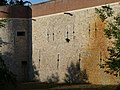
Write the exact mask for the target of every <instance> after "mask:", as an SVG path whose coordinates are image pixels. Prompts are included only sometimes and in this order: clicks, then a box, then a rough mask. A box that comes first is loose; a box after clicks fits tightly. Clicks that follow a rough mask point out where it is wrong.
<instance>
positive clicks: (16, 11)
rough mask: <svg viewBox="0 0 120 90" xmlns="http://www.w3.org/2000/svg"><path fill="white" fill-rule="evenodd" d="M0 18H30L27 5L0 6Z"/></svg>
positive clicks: (30, 14) (29, 9)
mask: <svg viewBox="0 0 120 90" xmlns="http://www.w3.org/2000/svg"><path fill="white" fill-rule="evenodd" d="M0 18H32V10H31V8H30V7H28V6H0Z"/></svg>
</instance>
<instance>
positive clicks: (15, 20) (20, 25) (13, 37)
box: [0, 6, 32, 81]
mask: <svg viewBox="0 0 120 90" xmlns="http://www.w3.org/2000/svg"><path fill="white" fill-rule="evenodd" d="M19 9H21V11H20V12H21V13H19V14H18V12H19ZM0 10H1V12H0V18H1V19H6V20H7V21H6V22H5V27H2V28H0V37H1V39H2V46H1V47H0V48H1V54H2V57H3V60H5V63H6V65H7V67H8V68H9V70H10V71H12V72H13V73H14V74H15V75H16V78H17V80H18V81H27V80H28V72H29V71H28V70H29V69H28V64H29V63H30V62H31V59H30V55H31V54H30V53H31V52H30V51H31V48H30V46H31V42H32V41H30V39H31V31H32V28H31V27H32V25H31V18H30V16H31V11H30V8H29V7H23V6H18V7H17V6H16V7H14V6H13V7H12V6H11V7H9V6H2V7H1V8H0ZM4 12H5V13H4ZM6 13H7V15H6ZM12 14H13V15H12ZM14 15H15V16H14ZM28 61H29V62H28Z"/></svg>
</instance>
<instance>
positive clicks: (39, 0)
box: [23, 0, 48, 4]
mask: <svg viewBox="0 0 120 90" xmlns="http://www.w3.org/2000/svg"><path fill="white" fill-rule="evenodd" d="M23 1H25V0H23ZM26 1H30V2H31V3H32V4H37V3H40V2H45V1H48V0H26Z"/></svg>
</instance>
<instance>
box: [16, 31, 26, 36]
mask: <svg viewBox="0 0 120 90" xmlns="http://www.w3.org/2000/svg"><path fill="white" fill-rule="evenodd" d="M17 36H25V32H24V31H18V32H17Z"/></svg>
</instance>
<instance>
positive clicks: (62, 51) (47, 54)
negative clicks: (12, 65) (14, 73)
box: [32, 3, 120, 84]
mask: <svg viewBox="0 0 120 90" xmlns="http://www.w3.org/2000/svg"><path fill="white" fill-rule="evenodd" d="M110 5H111V6H112V7H113V8H114V9H115V10H116V11H117V10H119V8H120V7H119V5H118V3H116V4H115V3H114V4H110ZM95 8H99V7H91V8H86V9H78V10H73V11H66V12H61V13H56V14H50V15H45V16H37V17H34V21H33V22H32V24H33V25H32V60H33V66H34V68H33V69H34V72H35V77H36V79H37V80H40V81H41V82H46V81H47V79H48V77H50V76H51V75H52V74H56V73H57V74H58V76H59V79H60V82H64V80H63V79H64V78H65V73H66V72H67V67H68V66H70V63H71V62H74V63H76V62H79V63H80V67H81V70H86V74H87V75H88V81H89V82H90V83H92V84H117V83H118V81H119V79H118V78H117V77H115V76H113V75H109V74H106V73H105V72H104V69H101V68H100V66H99V64H102V63H103V61H104V59H106V58H107V56H108V52H107V47H108V46H109V41H108V40H107V38H106V37H105V35H104V31H103V29H104V27H105V24H104V23H102V22H101V20H100V18H99V17H98V16H97V14H96V13H95ZM101 60H102V62H101Z"/></svg>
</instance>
